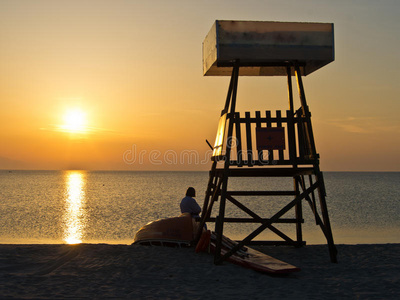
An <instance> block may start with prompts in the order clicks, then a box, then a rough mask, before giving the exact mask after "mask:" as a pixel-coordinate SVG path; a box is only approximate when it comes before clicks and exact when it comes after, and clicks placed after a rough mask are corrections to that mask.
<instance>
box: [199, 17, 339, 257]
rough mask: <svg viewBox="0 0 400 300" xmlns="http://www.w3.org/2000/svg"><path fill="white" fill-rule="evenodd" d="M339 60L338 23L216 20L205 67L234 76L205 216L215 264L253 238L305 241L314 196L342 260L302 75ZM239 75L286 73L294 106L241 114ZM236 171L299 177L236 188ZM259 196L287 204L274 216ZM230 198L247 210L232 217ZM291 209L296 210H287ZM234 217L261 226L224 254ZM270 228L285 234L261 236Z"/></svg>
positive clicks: (221, 122)
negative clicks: (284, 184) (270, 186)
mask: <svg viewBox="0 0 400 300" xmlns="http://www.w3.org/2000/svg"><path fill="white" fill-rule="evenodd" d="M333 60H334V37H333V24H331V23H297V22H259V21H219V20H217V21H216V22H215V23H214V25H213V26H212V28H211V30H210V32H209V33H208V35H207V37H206V38H205V40H204V42H203V71H204V75H205V76H230V77H231V79H230V84H229V89H228V93H227V97H226V101H225V106H224V108H223V110H222V112H221V116H220V120H219V125H218V130H217V135H216V140H215V144H214V146H213V147H212V146H211V147H212V149H213V153H212V167H211V170H210V177H209V182H208V188H207V191H206V195H205V200H204V204H203V211H202V216H201V222H202V224H204V223H205V222H215V232H216V236H217V241H216V251H215V256H214V262H215V263H216V264H219V263H222V261H223V260H225V259H227V258H229V257H230V256H231V255H232V254H234V253H235V252H236V251H238V250H239V249H240V248H241V247H243V246H244V245H248V244H254V243H257V244H269V245H271V244H272V245H282V244H284V245H293V246H296V247H301V246H303V245H304V244H305V241H303V235H302V223H304V219H303V212H302V210H303V206H302V203H303V202H306V203H308V204H309V206H310V208H311V211H312V214H313V216H314V217H315V222H316V224H317V225H319V226H320V228H321V230H322V232H323V234H324V236H325V237H326V240H327V244H328V247H329V253H330V259H331V261H332V262H336V261H337V260H336V254H337V251H336V247H335V245H334V241H333V236H332V230H331V225H330V221H329V215H328V209H327V205H326V201H325V196H326V193H325V186H324V180H323V176H322V172H321V171H320V167H319V155H318V153H317V151H316V147H315V141H314V135H313V130H312V125H311V114H310V111H309V108H308V105H307V102H306V96H305V92H304V87H303V81H302V76H306V75H308V74H310V73H312V72H314V71H316V70H318V69H319V68H321V67H323V66H325V65H326V64H328V63H330V62H332V61H333ZM239 76H285V77H286V78H287V87H288V98H289V99H288V100H289V109H288V110H286V111H285V112H284V113H282V112H281V111H276V112H275V114H273V113H271V111H265V112H260V111H256V112H255V113H254V114H251V113H250V112H245V114H244V115H243V114H240V113H239V112H237V111H236V110H235V107H236V95H237V87H238V79H239ZM292 76H294V77H295V78H296V81H297V87H298V93H299V96H298V99H299V101H300V106H299V108H295V106H294V105H295V104H294V96H293V87H292ZM231 177H236V178H238V179H240V178H249V177H250V178H252V177H263V178H265V179H266V180H268V179H270V178H272V177H279V178H281V179H282V180H285V178H287V179H286V180H288V179H289V180H293V183H294V184H293V189H291V190H267V189H266V188H265V189H262V190H236V189H232V188H231V186H230V185H229V184H228V183H229V179H230V178H231ZM255 196H256V197H257V199H258V200H257V201H258V205H259V206H262V205H263V204H265V203H267V202H266V201H268V198H269V197H282V201H280V203H281V204H282V206H281V209H280V210H278V211H276V212H272V215H271V216H269V217H265V216H260V215H259V213H258V212H257V211H254V209H253V210H251V209H250V208H249V207H248V206H246V199H247V200H249V199H251V198H253V199H254V198H255ZM260 199H263V200H260ZM279 199H280V198H279ZM227 202H229V203H230V204H229V206H228V205H227ZM216 203H217V204H216ZM218 204H219V210H218V214H217V216H216V217H211V215H212V214H211V213H212V209H213V207H214V205H215V206H217V205H218ZM231 205H233V206H235V207H237V208H239V209H240V210H241V211H243V212H245V213H246V215H248V217H247V218H238V217H225V212H226V211H227V210H228V209H229V207H231ZM293 210H294V212H293ZM289 211H292V215H294V217H291V218H283V217H284V216H285V214H286V213H288V212H289ZM228 222H232V223H237V224H243V223H257V224H258V225H259V226H258V227H257V228H256V229H255V230H253V231H252V232H250V233H249V234H248V236H247V237H245V238H244V239H243V240H242V241H239V243H238V244H237V245H236V246H235V247H233V248H232V249H231V250H230V251H228V252H227V253H225V254H224V255H222V254H221V245H222V236H223V232H224V224H225V223H228ZM279 223H287V224H293V226H294V230H295V238H291V237H289V235H288V234H286V233H284V232H283V231H282V230H280V229H278V228H277V225H275V224H279ZM236 226H238V225H236ZM201 227H202V226H201ZM267 229H268V230H270V231H271V232H273V233H274V234H276V235H277V236H278V237H279V239H278V240H273V241H259V240H258V241H255V240H254V238H255V237H257V236H258V235H259V234H260V233H261V232H263V231H264V230H267Z"/></svg>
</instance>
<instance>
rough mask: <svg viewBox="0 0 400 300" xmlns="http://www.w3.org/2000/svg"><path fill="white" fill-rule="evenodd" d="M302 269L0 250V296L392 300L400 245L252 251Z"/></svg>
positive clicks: (66, 250)
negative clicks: (332, 257)
mask: <svg viewBox="0 0 400 300" xmlns="http://www.w3.org/2000/svg"><path fill="white" fill-rule="evenodd" d="M254 248H255V249H257V250H259V251H262V252H264V253H267V254H269V255H271V256H274V257H276V258H278V259H281V260H283V261H286V262H288V263H291V264H293V265H296V266H298V267H300V268H301V271H300V272H298V273H292V274H290V275H285V276H270V275H266V274H261V273H258V272H256V271H253V270H250V269H245V268H243V267H240V266H237V265H233V264H231V263H228V262H226V263H224V264H223V265H221V266H215V265H214V264H213V257H212V256H211V255H210V254H207V253H195V251H194V249H193V248H180V249H178V248H164V247H154V246H153V247H149V246H140V245H134V246H129V245H107V244H80V245H0V276H1V279H0V282H1V283H0V297H1V298H2V299H12V298H42V299H43V298H44V299H55V298H88V297H90V298H133V299H214V298H219V299H394V298H397V297H398V296H399V295H400V244H382V245H379V244H377V245H338V246H337V248H338V251H339V256H338V259H339V263H338V264H332V263H330V262H329V255H328V252H327V246H325V245H311V246H306V247H303V248H300V249H295V248H291V247H267V246H265V247H254Z"/></svg>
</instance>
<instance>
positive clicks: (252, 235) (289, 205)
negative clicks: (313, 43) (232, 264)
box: [219, 181, 319, 263]
mask: <svg viewBox="0 0 400 300" xmlns="http://www.w3.org/2000/svg"><path fill="white" fill-rule="evenodd" d="M318 186H319V182H318V181H316V182H315V183H314V184H313V185H311V186H310V187H309V188H308V189H306V190H305V191H304V192H303V193H301V194H300V195H298V196H297V197H296V198H294V199H293V200H292V201H291V202H290V203H289V204H287V205H286V206H285V207H284V208H282V209H281V210H280V211H279V212H277V213H276V214H275V215H274V216H273V217H272V218H271V219H269V220H268V221H265V222H263V224H262V225H261V226H260V227H258V228H257V229H256V230H254V231H253V232H252V233H251V234H249V235H248V236H247V237H246V238H245V239H244V240H242V241H241V242H239V243H238V244H237V245H236V246H234V247H233V248H232V249H231V250H229V251H228V252H227V253H225V254H224V255H223V256H222V257H221V258H220V261H219V263H221V262H222V261H224V260H226V259H227V258H229V257H230V256H232V254H234V253H235V252H236V251H237V250H239V249H240V248H242V247H243V246H244V245H245V244H246V243H247V242H249V241H251V240H252V239H253V238H255V237H256V236H257V235H259V234H260V233H261V232H262V231H264V229H265V228H267V227H268V226H270V225H271V224H272V223H274V222H275V221H276V220H278V219H279V218H280V217H281V216H283V215H284V214H285V213H287V212H288V211H289V210H290V209H292V208H293V207H294V206H295V205H296V204H297V203H299V202H300V201H301V200H303V199H304V198H306V197H307V195H308V194H309V193H311V192H312V191H314V190H315V189H316V188H318Z"/></svg>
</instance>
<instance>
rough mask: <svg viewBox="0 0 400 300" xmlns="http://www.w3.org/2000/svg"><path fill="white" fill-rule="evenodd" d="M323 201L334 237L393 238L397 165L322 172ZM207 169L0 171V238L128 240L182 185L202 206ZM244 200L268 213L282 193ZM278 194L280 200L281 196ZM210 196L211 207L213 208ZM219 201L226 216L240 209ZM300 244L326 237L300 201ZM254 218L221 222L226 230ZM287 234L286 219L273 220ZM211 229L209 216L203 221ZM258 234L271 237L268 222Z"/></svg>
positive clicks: (272, 183) (399, 232) (399, 188)
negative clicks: (391, 168)
mask: <svg viewBox="0 0 400 300" xmlns="http://www.w3.org/2000/svg"><path fill="white" fill-rule="evenodd" d="M324 179H325V185H326V190H327V204H328V209H329V216H330V220H331V225H332V231H333V236H334V240H335V243H336V244H366V243H367V244H372V243H374V244H375V243H400V218H399V216H400V201H399V200H400V199H399V198H400V184H399V183H400V173H399V172H324ZM207 182H208V172H167V171H164V172H155V171H148V172H147V171H104V172H103V171H5V170H2V171H0V243H1V244H32V243H34V244H54V243H109V244H130V243H132V241H133V237H134V234H135V232H136V231H137V230H138V229H139V228H140V227H141V226H143V225H145V224H146V223H148V222H150V221H153V220H156V219H159V218H166V217H174V216H178V215H179V214H180V210H179V203H180V200H181V199H182V198H183V197H184V194H185V192H186V189H187V187H189V186H193V187H194V188H195V189H196V191H197V197H196V199H197V201H198V203H199V204H200V206H202V204H203V200H204V194H205V191H206V187H207ZM229 185H230V188H231V189H237V190H240V189H245V190H263V189H265V186H267V188H268V189H270V190H279V189H282V188H289V189H292V188H293V182H292V179H290V178H289V179H287V180H283V179H282V178H274V179H271V178H268V179H266V178H256V179H255V178H252V179H251V178H247V179H242V180H238V179H234V178H232V179H230V181H229ZM246 201H248V202H246V205H247V206H249V207H250V208H252V209H254V211H256V213H257V214H258V215H260V216H262V217H266V218H268V217H271V216H272V215H273V214H274V213H276V212H277V211H278V210H279V209H280V208H282V207H283V206H284V205H285V204H287V203H288V202H289V201H290V199H289V198H288V199H282V197H280V198H271V197H270V198H265V197H252V198H251V199H249V200H246ZM285 201H286V202H285ZM217 207H218V203H217V204H216V208H214V212H213V215H214V216H215V214H216V212H217V210H218V209H217ZM241 213H242V212H240V211H238V210H236V209H235V208H234V207H232V205H231V206H229V205H228V206H227V212H226V216H243V217H245V215H243V213H242V214H241ZM303 214H304V220H305V223H304V224H303V236H304V240H305V241H306V242H307V244H325V243H326V240H325V239H324V236H323V234H322V232H321V230H320V228H319V227H318V226H316V225H315V220H314V217H313V216H312V214H311V209H310V207H309V206H308V204H306V203H304V205H303ZM292 215H293V213H292V212H289V213H288V214H287V215H285V216H284V217H290V216H292ZM255 226H257V225H254V224H253V225H248V224H247V225H245V224H226V225H225V227H224V234H225V235H227V236H229V237H231V238H234V239H235V238H238V239H239V238H243V237H245V236H247V235H248V234H249V233H250V232H251V230H252V229H253V228H255ZM276 227H278V228H279V229H282V230H283V231H284V232H285V233H286V234H288V235H289V236H290V237H292V238H295V227H294V225H293V224H277V225H276ZM209 228H211V229H214V224H209ZM260 239H269V240H277V239H279V238H278V237H276V236H275V235H273V234H272V233H271V232H269V231H268V230H267V231H265V232H263V233H262V234H261V235H260Z"/></svg>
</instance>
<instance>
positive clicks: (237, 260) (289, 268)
mask: <svg viewBox="0 0 400 300" xmlns="http://www.w3.org/2000/svg"><path fill="white" fill-rule="evenodd" d="M203 234H204V233H203ZM216 241H217V240H216V235H215V233H214V232H212V233H211V236H210V243H209V246H210V251H211V252H212V253H214V252H215V248H216ZM237 244H238V243H237V242H235V241H232V240H231V239H229V238H228V237H226V236H223V237H222V247H221V254H222V255H224V254H225V253H227V252H228V251H229V250H230V249H232V248H233V247H234V246H236V245H237ZM227 261H229V262H232V263H234V264H237V265H240V266H242V267H245V268H249V269H253V270H256V271H258V272H262V273H268V274H288V273H293V272H299V271H300V268H298V267H296V266H293V265H291V264H288V263H286V262H283V261H281V260H279V259H276V258H274V257H272V256H269V255H267V254H265V253H262V252H259V251H257V250H254V249H252V248H250V247H242V249H240V250H238V251H237V252H236V253H234V254H233V255H231V256H230V257H229V258H228V259H227Z"/></svg>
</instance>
